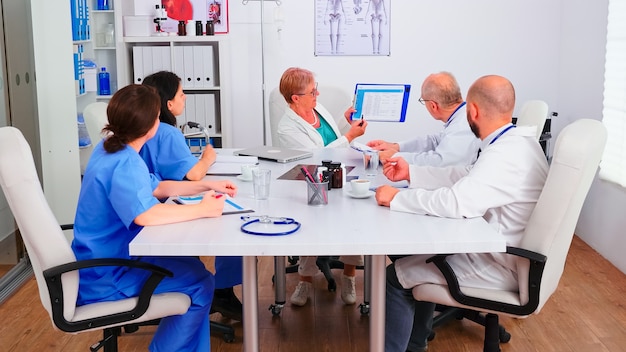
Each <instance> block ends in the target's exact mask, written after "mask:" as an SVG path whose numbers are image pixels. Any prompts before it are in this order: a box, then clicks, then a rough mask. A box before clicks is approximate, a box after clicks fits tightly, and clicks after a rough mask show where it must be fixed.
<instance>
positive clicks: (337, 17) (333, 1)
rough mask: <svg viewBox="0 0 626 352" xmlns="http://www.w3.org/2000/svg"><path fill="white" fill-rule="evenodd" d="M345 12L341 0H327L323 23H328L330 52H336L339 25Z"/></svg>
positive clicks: (339, 30) (339, 36)
mask: <svg viewBox="0 0 626 352" xmlns="http://www.w3.org/2000/svg"><path fill="white" fill-rule="evenodd" d="M345 17H346V13H345V11H344V9H343V3H342V2H341V0H328V2H327V3H326V11H325V13H324V24H325V25H327V24H330V53H331V54H336V53H337V52H338V49H339V39H340V38H341V25H342V24H343V23H344V21H345Z"/></svg>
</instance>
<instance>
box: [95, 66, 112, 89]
mask: <svg viewBox="0 0 626 352" xmlns="http://www.w3.org/2000/svg"><path fill="white" fill-rule="evenodd" d="M98 95H111V78H110V76H109V73H108V72H107V69H106V67H102V68H101V71H100V73H98Z"/></svg>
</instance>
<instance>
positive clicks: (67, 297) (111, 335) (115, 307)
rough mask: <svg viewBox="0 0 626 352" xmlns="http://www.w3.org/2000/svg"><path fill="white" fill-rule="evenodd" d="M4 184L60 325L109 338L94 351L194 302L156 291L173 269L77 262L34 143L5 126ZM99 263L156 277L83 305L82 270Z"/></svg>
mask: <svg viewBox="0 0 626 352" xmlns="http://www.w3.org/2000/svg"><path fill="white" fill-rule="evenodd" d="M0 184H1V185H2V190H3V191H4V194H5V196H6V198H7V202H8V204H9V206H10V208H11V211H12V213H13V215H14V217H15V220H16V222H17V225H18V227H19V230H20V234H21V236H22V238H23V240H24V243H25V244H26V249H27V251H28V255H29V258H30V261H31V263H32V265H33V271H34V273H35V278H36V280H37V285H38V288H39V297H40V299H41V303H42V304H43V306H44V308H45V309H46V311H48V314H49V315H50V318H51V319H52V321H53V324H54V326H55V327H56V328H58V329H60V330H62V331H65V332H69V333H78V332H83V331H90V330H96V329H104V338H103V340H102V341H100V342H99V343H98V344H97V345H95V346H94V347H93V348H92V351H95V350H97V349H99V348H100V347H104V349H105V351H107V352H114V351H117V336H118V335H119V334H120V330H121V327H123V326H125V325H128V324H139V323H143V322H149V321H152V320H155V319H159V318H162V317H166V316H170V315H178V314H184V313H185V312H187V309H188V308H189V306H190V304H191V300H190V298H189V297H188V296H187V295H185V294H182V293H165V294H157V295H153V294H152V292H153V291H154V289H155V288H156V286H157V285H158V284H159V282H160V281H161V280H162V279H163V278H164V277H166V276H171V275H172V273H171V272H169V271H168V270H165V269H163V268H160V267H158V266H154V265H150V264H147V263H142V262H137V261H133V260H123V259H93V260H85V261H76V257H75V256H74V253H73V252H72V249H71V247H70V245H69V243H68V242H67V239H66V238H65V236H64V235H63V232H62V230H61V227H60V226H59V224H58V223H57V221H56V219H55V217H54V214H53V213H52V210H51V209H50V207H49V206H48V203H47V202H46V199H45V197H44V194H43V191H42V189H41V185H40V183H39V178H38V177H37V172H36V170H35V164H34V162H33V157H32V153H31V150H30V147H29V146H28V144H27V143H26V140H25V139H24V136H23V135H22V133H21V132H20V131H19V130H18V129H16V128H13V127H3V128H0ZM93 266H122V267H135V268H140V269H144V270H147V271H149V272H151V276H150V278H149V279H148V280H147V281H146V283H145V285H144V288H143V289H142V292H141V294H140V295H139V297H132V298H128V299H123V300H119V301H110V302H99V303H93V304H87V305H84V306H80V307H77V306H76V299H77V297H78V280H79V278H78V269H81V268H87V267H93ZM135 326H136V325H135Z"/></svg>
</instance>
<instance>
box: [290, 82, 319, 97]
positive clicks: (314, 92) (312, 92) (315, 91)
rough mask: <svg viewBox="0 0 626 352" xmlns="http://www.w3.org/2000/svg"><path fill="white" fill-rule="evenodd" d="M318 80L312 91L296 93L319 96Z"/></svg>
mask: <svg viewBox="0 0 626 352" xmlns="http://www.w3.org/2000/svg"><path fill="white" fill-rule="evenodd" d="M317 84H318V83H317V82H315V88H313V90H312V91H311V92H310V93H296V94H295V95H310V96H312V97H314V96H317Z"/></svg>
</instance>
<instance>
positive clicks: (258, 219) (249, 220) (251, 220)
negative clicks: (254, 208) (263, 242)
mask: <svg viewBox="0 0 626 352" xmlns="http://www.w3.org/2000/svg"><path fill="white" fill-rule="evenodd" d="M241 220H243V221H245V222H244V223H243V225H241V227H240V229H241V232H243V233H247V234H250V235H258V236H284V235H290V234H292V233H294V232H296V231H298V230H299V229H300V223H299V222H297V221H296V220H294V219H293V218H285V217H272V216H268V215H260V216H246V215H244V216H242V217H241ZM256 223H258V224H266V225H281V226H282V225H286V226H291V228H289V229H288V230H286V231H279V232H261V231H253V230H251V229H250V226H251V225H253V224H256Z"/></svg>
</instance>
